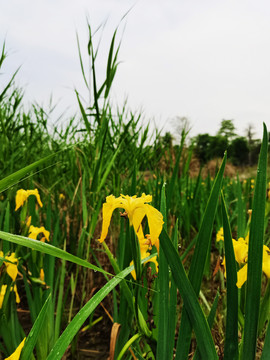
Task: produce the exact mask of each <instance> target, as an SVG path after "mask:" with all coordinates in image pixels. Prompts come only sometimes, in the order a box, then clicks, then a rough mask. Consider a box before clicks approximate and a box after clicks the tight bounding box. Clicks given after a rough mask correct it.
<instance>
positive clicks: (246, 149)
mask: <svg viewBox="0 0 270 360" xmlns="http://www.w3.org/2000/svg"><path fill="white" fill-rule="evenodd" d="M175 120H176V121H177V120H178V125H176V126H175V127H176V128H177V130H178V133H179V134H180V133H182V132H183V133H187V132H189V131H190V129H191V127H190V123H189V120H188V119H187V118H180V117H179V118H176V119H175ZM175 124H176V123H175ZM190 140H191V141H190V145H189V146H192V147H193V153H194V155H195V156H196V158H197V159H198V160H199V161H200V163H201V165H204V164H206V163H207V162H208V161H209V160H211V159H214V158H222V157H223V155H224V152H225V151H227V155H228V159H229V160H230V161H231V162H232V164H233V165H236V166H241V165H243V166H247V165H250V166H252V165H254V164H257V161H258V156H259V152H260V146H261V140H259V139H255V138H254V130H253V126H252V125H248V127H247V129H246V136H239V135H237V133H236V128H235V125H234V121H233V120H226V119H223V120H222V121H221V124H220V128H219V130H218V132H217V133H216V135H209V134H208V133H204V134H199V135H197V136H195V137H193V138H191V139H190ZM162 142H163V145H165V146H168V145H170V144H171V145H172V142H173V136H172V135H171V134H170V133H169V132H167V133H166V134H165V135H164V136H163V137H162Z"/></svg>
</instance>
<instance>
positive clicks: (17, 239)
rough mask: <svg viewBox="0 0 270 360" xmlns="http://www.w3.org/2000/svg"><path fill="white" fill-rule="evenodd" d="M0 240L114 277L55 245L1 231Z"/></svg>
mask: <svg viewBox="0 0 270 360" xmlns="http://www.w3.org/2000/svg"><path fill="white" fill-rule="evenodd" d="M0 239H2V240H6V241H9V242H12V243H15V244H18V245H22V246H26V247H28V248H30V249H33V250H37V251H40V252H42V253H44V254H48V255H52V256H55V257H58V258H60V259H63V260H67V261H71V262H73V263H74V264H78V265H81V266H84V267H87V268H89V269H91V270H94V271H99V272H102V273H103V274H106V275H111V276H113V275H112V274H110V273H108V272H107V271H105V270H103V269H101V268H99V267H97V266H95V265H92V264H90V263H89V262H88V261H86V260H83V259H80V258H78V257H77V256H74V255H72V254H69V253H68V252H66V251H64V250H61V249H58V248H57V247H55V246H53V245H50V244H47V243H44V242H42V241H39V240H33V239H29V238H27V237H24V236H20V235H13V234H9V233H6V232H4V231H0Z"/></svg>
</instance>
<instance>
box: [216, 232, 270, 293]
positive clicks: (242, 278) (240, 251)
mask: <svg viewBox="0 0 270 360" xmlns="http://www.w3.org/2000/svg"><path fill="white" fill-rule="evenodd" d="M219 240H224V239H218V238H217V241H219ZM232 241H233V249H234V255H235V260H236V261H237V262H238V264H239V265H240V266H242V267H241V268H240V270H239V271H238V272H237V283H236V286H237V287H238V288H239V289H240V288H241V287H242V286H243V284H244V283H245V282H246V280H247V260H248V241H249V234H248V235H247V236H246V238H245V239H244V238H242V237H241V238H239V239H238V240H237V241H236V240H234V239H232ZM223 265H224V266H225V275H226V262H225V258H224V260H223ZM262 271H263V272H264V273H265V275H266V276H267V277H268V278H270V249H269V248H268V247H267V246H266V245H263V261H262Z"/></svg>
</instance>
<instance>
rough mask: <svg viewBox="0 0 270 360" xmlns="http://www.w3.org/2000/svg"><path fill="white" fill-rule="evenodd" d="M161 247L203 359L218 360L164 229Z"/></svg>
mask: <svg viewBox="0 0 270 360" xmlns="http://www.w3.org/2000/svg"><path fill="white" fill-rule="evenodd" d="M159 240H160V245H161V247H162V248H163V251H164V254H165V256H166V259H167V261H168V264H169V266H170V268H171V271H172V276H173V278H174V281H175V283H176V285H177V287H178V289H179V292H180V295H181V296H182V298H183V300H184V304H185V308H186V312H187V315H188V317H189V320H190V322H191V324H192V327H193V329H194V332H195V335H196V339H197V344H198V347H199V351H200V354H201V356H202V358H203V359H207V360H212V359H218V357H217V353H216V350H215V345H214V342H213V338H212V335H211V332H210V329H209V326H208V323H207V321H206V318H205V316H204V313H203V311H202V308H201V306H200V304H199V301H198V299H197V294H195V292H194V289H193V286H192V285H191V283H190V281H189V280H188V278H187V275H186V272H185V269H184V267H183V264H182V262H181V260H180V257H179V254H178V252H177V251H176V249H175V248H174V246H173V244H172V242H171V240H170V238H169V237H168V235H167V233H166V231H165V230H164V229H163V230H162V232H161V234H160V237H159Z"/></svg>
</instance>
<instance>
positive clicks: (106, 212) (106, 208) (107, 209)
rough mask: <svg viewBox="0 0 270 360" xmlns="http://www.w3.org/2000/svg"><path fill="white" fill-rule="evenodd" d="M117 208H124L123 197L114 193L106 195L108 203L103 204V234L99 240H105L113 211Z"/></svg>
mask: <svg viewBox="0 0 270 360" xmlns="http://www.w3.org/2000/svg"><path fill="white" fill-rule="evenodd" d="M116 208H123V206H122V198H121V197H119V198H115V197H114V196H113V195H110V196H107V197H106V203H104V204H103V207H102V215H103V220H102V230H101V235H100V238H99V239H98V241H100V242H103V241H104V240H105V238H106V236H107V234H108V229H109V226H110V222H111V218H112V213H113V212H114V210H115V209H116Z"/></svg>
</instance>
